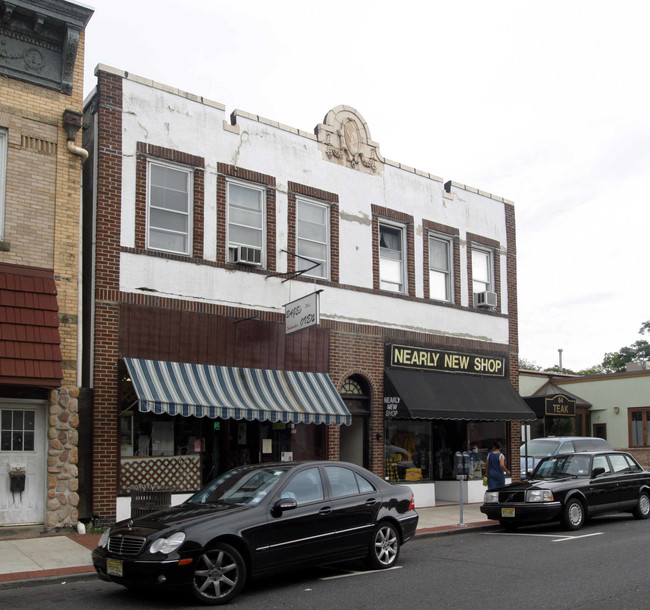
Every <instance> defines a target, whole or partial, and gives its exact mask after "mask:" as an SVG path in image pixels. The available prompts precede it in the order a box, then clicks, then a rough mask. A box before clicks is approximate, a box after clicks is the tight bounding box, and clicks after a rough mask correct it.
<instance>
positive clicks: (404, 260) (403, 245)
mask: <svg viewBox="0 0 650 610" xmlns="http://www.w3.org/2000/svg"><path fill="white" fill-rule="evenodd" d="M382 226H387V227H392V228H394V229H399V231H400V237H401V254H402V260H401V263H402V265H401V266H402V287H401V290H390V289H389V288H382V285H381V284H382V282H383V280H382V277H381V261H382V256H381V228H382ZM377 238H378V239H377V248H378V253H379V288H380V290H387V291H388V292H396V293H398V294H408V261H407V251H406V250H407V243H406V225H405V224H404V223H402V222H397V221H394V220H390V219H387V218H383V217H380V218H379V219H378V226H377Z"/></svg>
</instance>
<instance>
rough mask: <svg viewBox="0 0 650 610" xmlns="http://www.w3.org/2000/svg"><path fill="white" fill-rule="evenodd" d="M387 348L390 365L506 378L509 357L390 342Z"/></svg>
mask: <svg viewBox="0 0 650 610" xmlns="http://www.w3.org/2000/svg"><path fill="white" fill-rule="evenodd" d="M388 348H389V358H388V361H389V364H388V366H390V367H397V368H406V369H417V370H420V371H423V370H424V371H441V372H445V373H463V374H465V375H492V376H495V377H505V369H506V359H505V358H503V357H500V356H485V355H482V354H466V353H462V352H446V351H443V350H439V349H428V348H424V347H409V346H406V345H389V346H388Z"/></svg>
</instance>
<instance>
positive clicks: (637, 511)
mask: <svg viewBox="0 0 650 610" xmlns="http://www.w3.org/2000/svg"><path fill="white" fill-rule="evenodd" d="M632 514H633V515H634V516H635V517H636V518H637V519H647V518H648V517H650V495H648V492H647V491H642V492H641V495H640V496H639V501H638V502H637V504H636V507H635V508H634V512H633V513H632Z"/></svg>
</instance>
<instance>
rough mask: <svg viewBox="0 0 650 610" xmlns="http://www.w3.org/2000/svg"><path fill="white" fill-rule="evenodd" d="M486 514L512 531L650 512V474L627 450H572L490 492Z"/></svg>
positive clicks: (484, 508) (572, 527)
mask: <svg viewBox="0 0 650 610" xmlns="http://www.w3.org/2000/svg"><path fill="white" fill-rule="evenodd" d="M481 512H482V513H485V514H486V515H487V516H488V518H490V519H495V520H498V521H499V523H501V525H502V526H503V527H505V528H506V529H515V528H517V527H518V526H520V525H524V524H532V523H543V522H545V521H558V520H559V521H561V522H562V524H563V525H564V527H566V528H567V529H569V530H577V529H579V528H581V527H582V526H583V525H584V523H585V521H586V520H587V519H588V518H589V517H592V516H594V515H597V514H601V513H606V512H630V513H632V514H633V515H634V516H635V517H636V518H637V519H647V518H648V516H650V472H649V471H647V470H644V469H643V468H642V467H641V466H640V465H639V464H638V462H637V461H636V460H635V459H634V458H633V457H632V456H631V455H630V454H629V453H625V452H622V451H593V452H581V453H566V454H560V455H553V456H550V457H546V458H544V459H543V460H542V461H541V462H539V464H538V465H537V466H536V468H535V470H533V472H532V474H531V475H530V478H529V479H527V480H525V481H522V482H519V483H511V484H510V485H505V486H504V487H499V488H497V489H492V490H490V491H486V492H485V499H484V503H483V505H482V506H481Z"/></svg>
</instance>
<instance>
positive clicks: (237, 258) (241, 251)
mask: <svg viewBox="0 0 650 610" xmlns="http://www.w3.org/2000/svg"><path fill="white" fill-rule="evenodd" d="M229 250H230V262H231V263H239V264H240V265H254V266H256V267H259V266H260V265H261V264H262V250H261V249H260V248H253V247H252V246H231V247H230V248H229Z"/></svg>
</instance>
